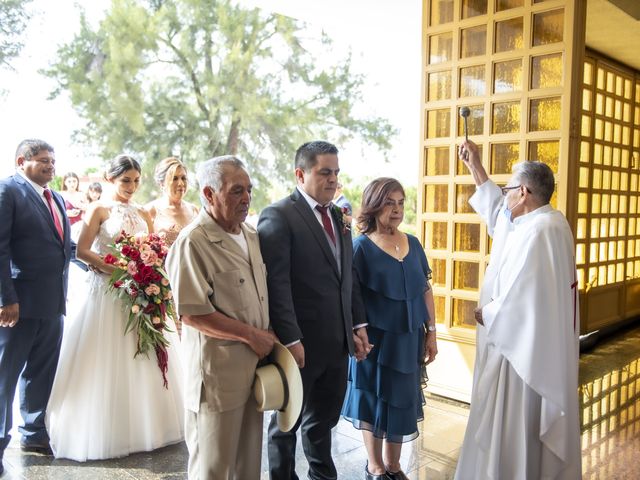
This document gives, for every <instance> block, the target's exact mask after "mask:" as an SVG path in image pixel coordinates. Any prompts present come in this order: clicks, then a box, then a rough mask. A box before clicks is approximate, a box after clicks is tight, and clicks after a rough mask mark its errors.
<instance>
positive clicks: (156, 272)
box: [104, 231, 175, 387]
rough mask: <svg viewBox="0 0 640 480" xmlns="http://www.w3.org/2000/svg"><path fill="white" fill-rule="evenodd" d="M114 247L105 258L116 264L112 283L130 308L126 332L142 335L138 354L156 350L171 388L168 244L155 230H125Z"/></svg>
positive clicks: (116, 240)
mask: <svg viewBox="0 0 640 480" xmlns="http://www.w3.org/2000/svg"><path fill="white" fill-rule="evenodd" d="M112 247H113V249H114V255H112V254H107V255H106V256H105V257H104V261H105V263H108V264H110V265H113V266H115V267H116V269H115V270H114V272H113V273H112V274H111V279H110V280H109V285H110V287H111V289H112V290H114V291H115V292H116V295H117V296H118V297H120V298H121V299H122V300H123V301H124V303H125V304H126V305H127V308H128V309H129V319H128V320H127V324H126V327H125V335H126V334H127V333H129V332H132V331H135V333H136V334H137V336H138V347H137V350H136V353H135V356H137V355H140V354H144V355H147V356H148V355H149V351H150V350H153V351H155V354H156V358H157V360H158V367H160V371H161V372H162V379H163V383H164V386H165V387H168V385H167V371H168V363H167V362H168V355H167V346H169V341H168V340H167V339H166V337H165V336H164V333H163V332H164V331H165V330H168V325H167V317H168V316H172V317H173V316H174V315H175V312H174V308H173V302H172V301H171V299H172V294H171V288H170V287H169V280H168V276H167V272H165V270H164V268H163V267H162V265H163V264H164V259H165V257H166V256H167V252H168V249H167V246H166V245H165V243H164V240H163V239H162V238H161V237H160V236H158V235H156V234H154V233H151V234H149V235H136V236H130V235H127V234H126V233H125V232H124V231H123V232H121V233H120V234H119V235H118V236H117V237H116V239H115V241H114V244H113V245H112Z"/></svg>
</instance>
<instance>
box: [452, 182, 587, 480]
mask: <svg viewBox="0 0 640 480" xmlns="http://www.w3.org/2000/svg"><path fill="white" fill-rule="evenodd" d="M469 203H470V204H471V205H472V207H473V208H474V209H475V210H476V212H478V214H479V215H480V216H481V217H482V218H483V220H484V221H485V222H486V224H487V227H488V231H489V234H490V235H491V236H492V237H493V247H492V249H491V261H490V264H489V266H488V268H487V271H486V273H485V278H484V282H483V285H482V291H481V293H480V305H481V306H482V318H483V321H484V327H483V326H481V325H478V327H477V350H476V364H475V371H474V377H473V391H472V395H471V412H470V415H469V422H468V424H467V430H466V433H465V438H464V443H463V445H462V450H461V452H460V459H459V461H458V467H457V470H456V476H455V478H456V479H458V480H476V479H504V480H539V479H543V478H544V479H571V480H574V479H579V478H580V476H581V467H580V425H579V417H578V393H577V389H578V355H579V349H578V332H579V326H578V311H577V307H578V305H577V286H576V285H575V278H576V276H575V275H576V271H575V259H574V244H573V236H572V234H571V230H570V228H569V224H568V223H567V221H566V219H565V217H564V216H563V215H562V213H560V212H558V211H557V210H554V209H553V208H552V207H551V206H549V205H545V206H543V207H540V208H538V209H536V210H535V211H533V212H530V213H528V214H526V215H523V216H521V217H518V218H516V219H515V220H514V221H513V223H512V222H510V221H509V219H508V218H507V216H506V215H503V211H502V204H503V197H502V192H501V190H500V188H499V187H498V186H497V185H496V184H495V183H493V182H492V181H490V180H489V181H487V182H485V183H484V184H482V185H481V186H480V187H478V189H477V190H476V193H475V194H474V195H473V196H472V197H471V199H470V200H469Z"/></svg>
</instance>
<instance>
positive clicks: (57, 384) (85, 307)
mask: <svg viewBox="0 0 640 480" xmlns="http://www.w3.org/2000/svg"><path fill="white" fill-rule="evenodd" d="M140 171H141V170H140V165H139V164H138V162H137V161H136V160H134V159H133V158H131V157H129V156H127V155H119V156H118V157H116V158H115V159H114V160H113V161H112V162H111V165H110V167H109V170H108V171H107V174H106V176H105V177H106V180H107V181H108V182H109V183H111V184H112V185H113V195H112V197H111V198H110V199H109V200H107V201H105V202H102V201H100V202H94V203H92V204H91V206H90V208H89V209H88V210H87V213H86V218H85V226H84V228H83V229H82V232H81V234H80V238H79V240H78V252H77V256H78V258H79V259H80V260H82V261H83V262H85V263H87V264H89V265H90V266H91V270H90V271H89V272H88V273H87V275H88V277H89V278H88V287H87V288H88V292H87V293H86V294H85V295H82V298H80V299H79V302H80V304H79V305H78V307H77V308H75V309H74V310H73V311H74V314H73V316H74V318H72V319H71V321H70V322H68V328H65V332H64V336H63V341H62V349H61V353H60V361H59V363H58V370H57V372H56V377H55V380H54V385H53V391H52V393H51V398H50V400H49V406H48V408H47V416H46V423H47V431H48V432H49V435H50V438H51V448H52V450H53V452H54V454H55V456H56V457H62V458H70V459H72V460H77V461H80V462H83V461H86V460H97V459H105V458H114V457H121V456H125V455H128V454H130V453H133V452H140V451H149V450H154V449H156V448H160V447H163V446H165V445H169V444H172V443H177V442H180V441H182V439H183V436H184V428H183V416H184V406H183V399H182V369H181V365H180V358H179V355H178V354H177V352H176V350H175V346H176V345H177V343H178V342H179V340H178V337H177V335H176V334H175V333H172V332H167V331H165V332H164V334H165V336H166V338H167V339H168V340H169V342H170V345H169V347H168V348H167V355H168V372H167V380H168V388H165V387H164V385H163V372H161V370H160V368H159V367H158V362H157V361H156V358H155V355H150V356H146V355H136V352H137V346H138V338H137V334H136V332H135V331H129V332H127V333H125V329H126V324H127V320H128V319H129V307H128V306H127V304H125V302H124V301H123V300H121V299H120V298H119V297H117V296H116V294H115V292H113V291H112V290H111V288H110V286H109V278H110V275H111V273H112V272H113V271H114V268H115V267H114V266H113V265H111V264H109V263H107V262H105V257H106V255H107V254H109V253H112V254H113V253H114V251H113V249H112V248H113V247H112V245H113V244H114V243H115V239H116V238H117V237H118V236H119V235H120V233H121V232H122V231H124V232H125V233H126V234H127V235H136V234H146V233H150V232H153V223H152V221H151V217H150V216H149V214H148V213H147V212H146V211H145V210H143V209H142V208H141V207H140V206H139V205H137V204H135V203H134V202H133V201H132V198H133V195H134V194H135V192H136V190H137V189H138V186H139V184H140Z"/></svg>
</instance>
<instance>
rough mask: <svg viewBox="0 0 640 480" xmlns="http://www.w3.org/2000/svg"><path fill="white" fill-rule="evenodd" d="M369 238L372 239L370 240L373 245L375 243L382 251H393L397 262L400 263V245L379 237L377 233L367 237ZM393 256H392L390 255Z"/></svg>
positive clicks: (384, 237)
mask: <svg viewBox="0 0 640 480" xmlns="http://www.w3.org/2000/svg"><path fill="white" fill-rule="evenodd" d="M369 237H373V238H371V239H372V240H373V242H374V243H376V244H377V245H378V246H379V247H380V248H381V249H382V250H384V251H387V252H388V251H389V250H393V251H394V252H395V257H396V259H397V260H398V261H400V262H401V261H402V260H403V259H402V257H401V256H400V245H399V244H397V243H395V241H393V240H391V241H389V240H388V237H387V236H384V235H380V234H379V233H377V232H376V233H374V234H373V235H369ZM392 256H393V255H392Z"/></svg>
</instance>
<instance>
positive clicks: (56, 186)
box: [49, 175, 62, 192]
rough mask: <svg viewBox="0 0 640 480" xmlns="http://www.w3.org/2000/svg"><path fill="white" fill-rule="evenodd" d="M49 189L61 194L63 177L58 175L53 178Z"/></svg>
mask: <svg viewBox="0 0 640 480" xmlns="http://www.w3.org/2000/svg"><path fill="white" fill-rule="evenodd" d="M49 188H50V189H51V190H55V191H56V192H59V191H60V190H62V177H60V176H58V175H56V176H55V177H53V180H51V181H50V182H49Z"/></svg>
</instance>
